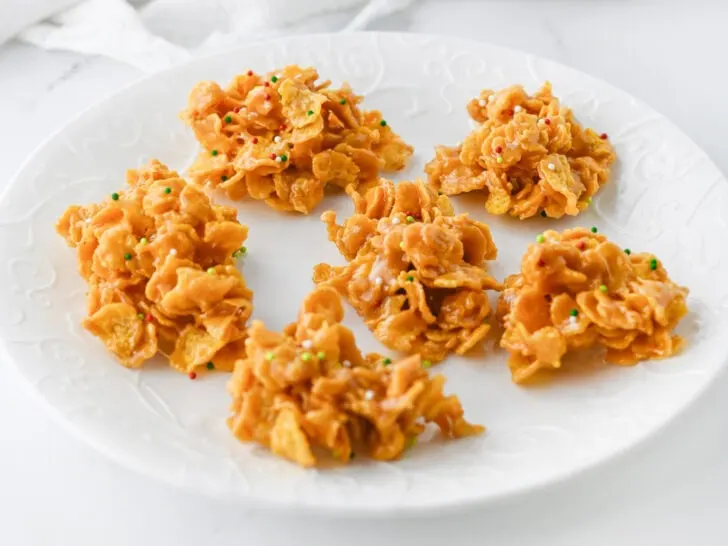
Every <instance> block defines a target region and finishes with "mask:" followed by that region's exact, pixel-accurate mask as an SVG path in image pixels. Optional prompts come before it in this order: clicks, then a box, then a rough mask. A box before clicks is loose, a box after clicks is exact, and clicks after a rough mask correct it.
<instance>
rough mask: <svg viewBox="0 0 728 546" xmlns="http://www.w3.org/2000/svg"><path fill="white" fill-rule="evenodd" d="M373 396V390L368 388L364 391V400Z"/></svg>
mask: <svg viewBox="0 0 728 546" xmlns="http://www.w3.org/2000/svg"><path fill="white" fill-rule="evenodd" d="M373 398H374V391H372V390H369V391H366V392H365V393H364V400H372V399H373Z"/></svg>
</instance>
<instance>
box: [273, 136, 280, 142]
mask: <svg viewBox="0 0 728 546" xmlns="http://www.w3.org/2000/svg"><path fill="white" fill-rule="evenodd" d="M280 141H281V137H280V136H278V135H276V136H275V137H274V138H273V142H275V143H276V144H278V143H279V142H280Z"/></svg>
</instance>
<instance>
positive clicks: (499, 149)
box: [495, 146, 503, 154]
mask: <svg viewBox="0 0 728 546" xmlns="http://www.w3.org/2000/svg"><path fill="white" fill-rule="evenodd" d="M502 151H503V147H502V146H496V147H495V153H497V154H499V153H501V152H502Z"/></svg>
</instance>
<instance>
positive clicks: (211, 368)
mask: <svg viewBox="0 0 728 546" xmlns="http://www.w3.org/2000/svg"><path fill="white" fill-rule="evenodd" d="M207 369H208V370H214V369H215V363H214V362H208V363H207Z"/></svg>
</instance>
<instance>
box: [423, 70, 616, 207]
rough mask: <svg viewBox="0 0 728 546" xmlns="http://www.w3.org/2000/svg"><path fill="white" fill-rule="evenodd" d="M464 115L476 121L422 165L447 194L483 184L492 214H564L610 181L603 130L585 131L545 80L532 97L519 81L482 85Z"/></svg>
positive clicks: (586, 201) (582, 204)
mask: <svg viewBox="0 0 728 546" xmlns="http://www.w3.org/2000/svg"><path fill="white" fill-rule="evenodd" d="M468 113H469V114H470V116H471V117H472V118H473V120H475V121H476V122H478V123H480V126H479V127H478V128H476V129H475V130H474V131H473V132H472V133H470V134H469V135H468V136H467V137H466V138H465V140H464V141H463V142H462V144H460V145H458V146H455V147H447V146H438V147H436V148H435V158H434V159H432V160H431V161H430V162H429V163H428V164H427V165H426V167H425V171H426V172H427V174H428V176H429V181H430V183H431V184H432V186H433V187H434V188H435V189H437V190H439V191H441V192H442V193H444V194H446V195H456V194H460V193H466V192H471V191H476V190H482V191H483V192H484V193H485V195H486V196H487V198H486V202H485V208H486V209H487V211H488V212H490V213H491V214H506V213H507V214H510V215H511V216H515V217H517V218H519V219H525V218H530V217H532V216H535V215H537V214H539V213H540V214H541V215H542V216H549V217H551V218H561V217H562V216H564V215H565V214H567V215H571V216H574V215H577V214H578V213H579V212H580V211H582V210H584V209H585V208H586V207H587V206H588V205H589V203H590V202H591V197H592V196H593V195H594V194H595V193H597V191H599V188H600V187H601V186H602V185H603V184H605V183H606V182H607V181H608V180H609V173H610V165H611V164H612V163H613V162H614V160H615V154H614V149H613V148H612V146H611V145H610V144H609V142H608V141H607V135H606V134H601V135H598V134H597V133H595V132H594V131H593V130H591V129H582V127H581V126H580V125H579V124H578V123H577V122H576V120H575V119H574V116H573V114H572V112H571V110H570V109H569V108H566V107H565V106H563V105H561V104H560V103H559V101H558V99H557V98H555V97H554V96H553V95H552V94H551V84H549V83H548V82H547V83H546V84H544V86H543V87H542V88H541V89H540V90H539V91H538V92H537V93H536V94H535V95H533V96H529V95H527V94H526V92H525V91H524V89H523V87H522V86H520V85H513V86H511V87H506V88H505V89H502V90H500V91H491V90H490V89H486V90H484V91H482V92H481V93H480V96H479V97H478V98H476V99H473V100H472V101H470V103H469V104H468Z"/></svg>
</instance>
